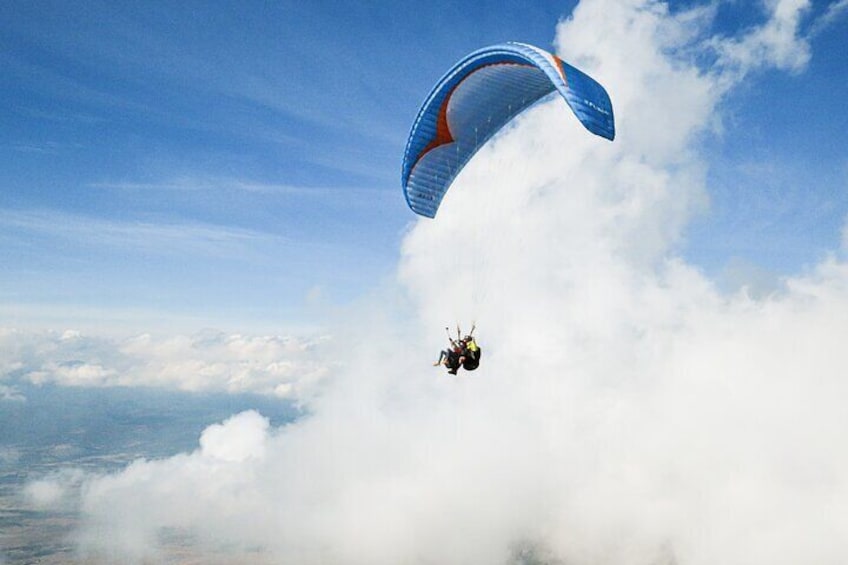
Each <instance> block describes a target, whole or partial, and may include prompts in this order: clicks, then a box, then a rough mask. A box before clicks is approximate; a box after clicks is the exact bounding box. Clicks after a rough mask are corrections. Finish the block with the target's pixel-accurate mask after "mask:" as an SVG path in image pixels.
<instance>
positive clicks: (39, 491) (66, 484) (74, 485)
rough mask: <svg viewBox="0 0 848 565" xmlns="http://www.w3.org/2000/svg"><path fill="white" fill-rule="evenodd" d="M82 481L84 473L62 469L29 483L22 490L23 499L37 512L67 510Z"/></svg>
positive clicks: (78, 470)
mask: <svg viewBox="0 0 848 565" xmlns="http://www.w3.org/2000/svg"><path fill="white" fill-rule="evenodd" d="M84 479H85V473H84V472H83V471H82V470H80V469H62V470H60V471H56V472H54V473H51V474H49V475H48V476H46V477H44V478H42V479H37V480H32V481H29V482H28V483H27V484H26V485H25V486H24V489H23V495H24V499H25V500H26V502H27V503H28V504H29V506H30V507H31V508H35V509H37V510H68V509H69V508H71V507H72V506H73V505H74V500H75V499H76V497H77V496H78V493H79V488H80V485H81V484H82V482H83V481H84Z"/></svg>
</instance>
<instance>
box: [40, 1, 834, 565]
mask: <svg viewBox="0 0 848 565" xmlns="http://www.w3.org/2000/svg"><path fill="white" fill-rule="evenodd" d="M768 7H769V18H768V20H767V21H766V22H764V23H763V24H762V25H760V26H759V27H755V28H752V29H750V30H747V31H746V32H745V35H744V36H741V37H733V38H709V37H708V35H709V29H708V27H707V26H708V25H709V16H710V12H709V10H700V11H696V12H688V13H677V14H673V13H670V12H669V10H668V9H667V8H666V7H665V5H663V4H661V3H659V2H654V1H649V0H626V1H612V0H596V1H588V0H587V1H585V2H583V3H581V4H580V6H579V7H578V8H577V9H576V10H575V12H574V15H573V18H571V19H569V20H566V21H563V22H562V23H561V24H560V26H559V28H558V41H557V44H558V45H559V47H560V51H561V52H563V55H564V56H565V58H566V59H568V60H574V61H575V62H577V63H578V64H581V65H582V66H583V67H584V68H585V69H586V70H587V71H588V72H590V73H591V74H593V75H594V76H597V77H598V78H599V79H600V80H601V81H602V82H603V83H604V84H605V85H606V86H607V87H608V88H609V90H610V92H611V94H612V98H613V103H614V105H615V108H616V112H617V118H618V125H619V128H618V132H619V136H618V139H617V140H616V141H615V142H614V143H612V144H609V143H606V142H604V141H602V140H598V139H595V138H592V137H591V136H589V135H588V134H586V133H585V132H584V131H582V130H581V129H580V128H579V126H578V125H577V124H576V122H575V120H574V119H573V117H572V116H571V115H570V114H569V112H568V111H567V110H566V109H565V108H564V107H563V106H564V105H563V104H562V103H561V102H559V101H553V102H551V103H549V104H545V105H542V106H539V107H537V108H535V109H533V110H532V111H530V112H528V114H527V115H526V116H524V117H523V118H521V119H520V120H518V121H517V123H516V125H515V127H514V128H512V129H511V131H510V132H509V133H508V134H507V135H504V136H503V137H501V138H499V139H496V140H494V142H493V143H491V144H490V145H489V146H488V147H487V148H485V149H484V150H483V151H482V152H481V153H480V154H479V155H478V156H477V157H476V158H475V160H474V162H473V163H472V164H471V165H470V166H469V167H468V168H467V170H466V171H464V172H463V174H462V175H461V177H460V178H459V179H458V180H457V183H456V185H455V186H454V189H453V190H452V191H451V192H450V194H449V195H448V197H447V198H446V200H445V202H444V204H443V207H442V209H441V211H440V213H439V218H438V219H437V220H436V221H421V222H419V223H418V224H416V226H415V227H414V228H413V229H412V231H411V232H410V233H409V235H408V237H407V238H406V240H405V242H404V248H403V259H402V265H401V272H400V276H401V279H402V282H403V283H404V284H405V286H406V290H407V291H408V294H409V297H410V300H411V302H412V305H413V306H412V309H413V310H414V311H416V312H417V315H412V316H410V317H411V318H412V319H411V321H410V322H409V323H408V325H406V326H404V327H401V328H396V327H391V328H389V327H387V325H388V322H387V321H385V320H384V319H383V317H382V316H383V314H384V313H383V312H382V311H381V310H380V308H379V307H373V309H372V310H371V311H370V315H368V316H367V317H366V318H365V322H364V323H361V324H360V325H359V326H358V327H356V328H350V329H349V330H348V334H349V335H348V334H345V335H344V336H343V337H339V338H337V339H338V340H339V342H341V343H344V349H345V350H346V351H348V352H349V358H348V359H347V363H346V366H345V368H344V369H343V370H341V371H340V372H339V374H338V375H337V376H336V378H334V379H333V381H332V386H328V387H327V389H326V390H325V391H324V394H322V395H321V396H320V397H318V398H316V399H315V400H314V401H313V402H312V403H311V404H310V416H308V417H306V418H304V419H302V420H300V421H298V422H296V423H294V424H290V425H287V426H285V427H283V428H280V429H278V430H269V429H268V424H267V420H265V419H264V418H262V417H261V416H260V415H258V414H256V413H250V412H249V413H245V414H241V415H237V416H235V417H234V418H232V419H230V420H228V421H226V422H224V423H222V424H216V425H214V426H212V427H210V428H207V430H206V431H205V432H204V433H203V434H202V436H201V438H200V449H198V450H197V451H195V452H193V453H187V454H181V455H178V456H175V457H172V458H168V459H163V460H160V461H137V462H136V463H134V464H132V465H130V466H129V467H127V468H126V469H124V470H123V471H121V472H119V473H116V474H112V475H107V476H101V477H92V478H90V479H89V480H88V481H87V482H86V484H85V486H84V490H83V492H84V497H83V501H82V509H83V513H84V514H83V515H84V519H85V521H84V523H85V527H84V529H83V530H82V532H81V534H80V535H81V537H80V539H81V544H82V546H83V547H84V548H86V549H87V550H89V551H91V552H93V553H95V554H101V555H102V554H106V555H110V556H120V558H121V559H117V558H116V559H114V560H127V559H130V558H134V559H139V560H140V559H145V558H147V559H154V560H155V555H156V552H157V551H160V550H161V549H162V546H163V543H162V541H161V539H162V538H161V536H159V534H160V533H161V532H162V531H164V530H167V531H171V532H180V533H181V535H183V537H184V539H185V540H189V541H190V542H191V543H192V544H193V545H194V547H195V548H196V549H197V551H198V552H201V553H202V552H204V551H223V552H230V553H232V554H234V555H239V554H240V552H242V554H247V555H249V556H250V557H251V558H254V560H259V559H263V558H267V559H268V560H270V561H272V562H292V563H301V564H305V565H308V564H311V563H323V564H334V563H345V564H353V565H356V564H359V563H362V564H366V563H367V564H369V565H380V564H395V563H510V562H514V563H518V562H524V563H527V562H534V560H535V562H539V561H541V562H545V563H569V564H571V565H584V564H593V565H605V564H611V563H624V562H626V563H633V564H637V565H638V564H643V565H657V564H669V563H676V564H679V565H683V564H691V565H701V564H712V563H726V564H729V565H735V564H743V563H770V564H774V565H784V564H785V565H789V564H793V565H794V564H796V563H823V564H828V563H833V564H836V563H842V562H844V561H845V560H846V557H848V556H847V555H846V553H845V548H844V543H843V540H844V539H846V537H848V510H846V509H848V479H846V477H848V447H846V444H845V441H844V435H845V433H844V432H845V429H846V425H848V420H846V418H845V416H844V414H845V411H844V407H843V404H844V398H845V397H846V394H848V381H846V379H845V378H844V368H845V367H846V366H848V349H846V348H845V347H844V346H843V343H842V342H843V341H844V336H846V335H848V266H847V265H845V264H844V263H841V262H840V261H838V260H836V259H829V260H827V261H825V262H824V263H822V264H821V265H819V266H818V268H817V269H815V270H814V271H811V272H810V273H809V274H807V275H805V276H802V277H795V278H792V279H790V280H788V281H787V282H786V284H785V287H784V288H783V289H782V290H781V292H779V293H773V294H770V295H768V296H767V297H764V298H758V299H753V298H751V297H750V296H748V295H746V294H744V293H740V294H738V295H732V296H727V295H724V294H722V293H720V292H719V291H718V290H717V289H716V288H715V286H714V284H713V283H712V282H711V281H710V280H708V279H706V278H705V277H704V276H703V275H702V274H701V273H700V272H699V271H698V270H697V269H695V268H693V267H692V266H690V265H687V264H686V263H685V262H683V261H682V260H681V259H679V258H677V257H676V254H675V250H676V249H677V245H678V242H679V240H680V238H681V234H682V231H683V229H684V227H685V226H686V224H687V222H688V220H689V219H690V217H691V215H692V214H693V213H694V212H696V211H697V210H698V209H700V207H701V206H703V205H704V202H705V199H706V195H707V192H708V187H707V186H706V180H705V178H706V176H705V170H706V168H707V167H708V165H709V163H706V162H704V160H703V158H702V157H701V156H700V155H699V153H698V145H697V142H696V140H697V139H698V136H699V135H700V134H703V133H704V132H707V131H709V130H710V129H711V128H713V127H714V124H713V123H712V122H711V119H712V118H711V116H713V115H714V114H715V113H716V112H717V111H718V109H719V108H720V102H721V101H722V99H723V97H724V96H727V95H729V94H730V93H732V88H731V87H732V86H733V85H734V84H736V83H737V82H738V81H740V80H743V79H744V78H745V76H746V74H747V72H748V71H750V70H752V69H754V68H757V67H760V68H763V67H777V68H781V69H788V70H797V69H798V68H799V65H802V64H803V57H804V56H806V55H804V54H803V52H804V51H805V49H806V43H805V42H804V40H803V38H799V37H798V36H797V24H798V19H799V18H800V14H802V13H803V10H804V9H805V3H803V2H771V3H769V4H768ZM587 30H589V31H587ZM704 38H706V39H707V41H704ZM793 45H794V46H795V47H797V48H798V49H799V50H800V51H801V52H800V53H797V54H794V55H791V54H789V53H788V52H787V51H786V50H787V49H789V48H790V47H791V46H793ZM712 49H714V50H716V51H717V52H719V53H720V54H721V56H722V58H723V59H722V63H723V65H724V67H722V68H719V69H718V70H716V71H711V72H706V71H704V70H703V69H699V68H698V67H697V66H695V64H694V63H693V61H696V60H697V57H693V50H694V51H698V50H701V52H702V53H703V52H705V51H709V50H712ZM581 62H582V63H581ZM483 201H485V204H481V202H483ZM470 208H473V209H475V210H476V211H477V213H475V214H468V213H467V210H468V209H470ZM837 244H838V242H835V245H837ZM457 247H459V248H460V249H462V251H463V254H462V255H461V257H458V258H455V256H456V255H457V254H455V253H452V252H451V250H453V249H456V248H457ZM383 306H385V307H386V308H388V306H387V305H385V304H383ZM393 314H394V315H393ZM405 315H407V313H406V312H401V313H400V314H398V313H392V312H389V313H388V315H386V316H385V318H386V319H388V320H391V319H393V318H395V317H404V316H405ZM475 316H476V317H477V321H478V322H479V323H478V325H479V327H480V330H479V337H480V340H481V344H482V345H483V347H484V362H483V365H482V366H481V368H480V369H479V370H478V372H477V373H474V374H473V375H464V374H463V375H462V376H461V377H459V378H448V377H446V376H444V375H443V374H442V372H441V371H439V372H438V373H436V371H438V370H437V369H432V368H429V367H427V366H426V365H427V361H428V359H425V358H424V355H425V353H423V352H422V348H423V347H426V346H427V345H430V346H432V351H433V353H434V354H435V352H436V351H437V350H438V346H439V345H440V343H439V341H440V340H438V339H437V338H435V337H433V336H432V333H433V331H432V330H433V328H438V327H440V325H443V324H444V323H446V322H448V321H453V320H456V319H462V320H471V319H472V318H474V317H475ZM426 335H429V336H430V337H424V338H422V337H421V336H426ZM297 343H298V342H295V343H294V344H292V345H293V346H295V348H296V346H297ZM411 344H415V345H414V346H411ZM283 345H284V344H283V343H282V342H281V341H279V340H276V339H270V340H269V339H266V338H244V337H241V336H225V335H219V334H218V335H213V336H212V338H211V339H210V343H206V342H204V341H203V340H200V339H197V338H178V339H174V340H160V341H157V340H152V339H151V338H149V337H146V336H142V337H139V338H136V339H135V340H130V341H128V342H126V343H124V344H122V346H121V352H122V354H126V355H136V354H138V355H142V356H147V357H150V358H153V359H158V360H160V361H159V363H160V364H159V365H157V370H156V371H155V373H156V374H157V375H166V376H165V377H163V378H166V379H168V378H175V377H174V375H177V374H179V375H187V374H188V375H192V378H191V379H190V380H189V381H188V382H189V385H188V386H196V385H197V384H198V383H204V382H207V379H208V382H217V383H219V386H220V382H221V375H222V374H227V375H229V377H228V378H227V379H226V382H227V386H230V385H231V384H232V385H234V386H235V387H236V388H238V385H239V383H240V382H242V378H241V377H239V375H241V376H243V378H244V380H246V381H249V382H254V380H255V381H256V382H259V383H264V384H266V385H268V386H269V387H270V383H274V384H275V385H276V384H279V382H280V381H279V379H276V378H273V377H269V376H268V374H269V373H270V374H272V375H274V374H276V373H275V372H274V371H273V370H269V369H268V367H270V366H272V365H274V364H275V363H277V362H278V361H277V359H278V358H279V356H280V348H281V347H283ZM223 352H228V353H227V354H226V355H225V354H223ZM434 356H435V355H434ZM54 358H56V359H58V357H54ZM86 360H87V363H89V364H90V367H89V369H88V370H89V371H91V372H92V373H93V374H97V371H96V370H94V367H95V366H101V367H109V366H110V365H109V364H108V363H106V362H105V361H104V360H103V359H98V358H97V357H96V356H93V355H92V356H88V357H86ZM249 360H250V361H251V362H252V363H254V364H253V365H251V362H248V363H247V364H248V366H253V367H262V368H264V369H263V370H261V371H258V373H259V376H258V377H257V375H256V374H254V373H251V371H249V370H247V371H246V372H244V373H238V372H236V375H233V372H232V370H233V367H235V366H241V365H240V363H239V362H240V361H249ZM215 361H219V362H221V363H222V364H223V367H224V369H226V368H227V367H229V371H227V370H224V369H222V368H221V367H219V366H217V365H216V363H215ZM166 369H167V370H166ZM280 370H281V371H283V372H285V370H284V369H282V368H281V369H280ZM437 375H438V376H437ZM295 382H297V383H299V381H295ZM244 552H249V553H244ZM225 555H227V553H225ZM152 556H153V557H152ZM521 556H523V557H521Z"/></svg>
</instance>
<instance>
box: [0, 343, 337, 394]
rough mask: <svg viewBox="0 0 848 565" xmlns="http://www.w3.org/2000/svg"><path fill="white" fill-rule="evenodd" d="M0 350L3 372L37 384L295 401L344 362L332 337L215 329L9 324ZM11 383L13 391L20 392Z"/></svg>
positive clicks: (315, 387)
mask: <svg viewBox="0 0 848 565" xmlns="http://www.w3.org/2000/svg"><path fill="white" fill-rule="evenodd" d="M0 352H2V353H3V356H4V365H5V367H2V371H3V373H2V374H5V375H12V374H15V375H20V378H24V379H26V380H28V381H29V382H32V383H34V384H44V383H55V384H59V385H62V386H94V387H101V386H158V387H164V388H172V389H179V390H187V391H221V392H231V393H238V392H251V393H258V394H267V395H274V396H278V397H283V398H289V399H292V400H295V401H306V400H308V398H309V397H310V396H311V395H313V394H315V393H316V391H317V388H318V387H319V386H320V385H321V382H322V381H323V380H324V379H325V378H326V377H327V376H328V375H329V374H330V372H331V368H332V367H333V365H334V364H335V363H337V362H338V361H337V359H338V357H337V356H336V355H335V354H334V352H333V349H332V346H331V345H330V340H329V338H327V337H321V336H317V337H306V338H297V337H282V336H246V335H241V334H225V333H221V332H213V331H209V332H202V333H198V334H194V335H192V336H179V335H178V336H173V337H168V338H157V337H154V336H151V335H148V334H144V335H138V336H134V337H131V338H127V339H120V340H118V339H108V338H95V337H89V336H85V335H83V334H80V333H79V332H74V331H64V332H34V331H21V330H4V331H2V332H0ZM6 388H7V389H8V390H7V391H6V392H7V393H8V395H11V394H12V392H14V390H13V389H11V388H9V387H6ZM4 396H7V395H4Z"/></svg>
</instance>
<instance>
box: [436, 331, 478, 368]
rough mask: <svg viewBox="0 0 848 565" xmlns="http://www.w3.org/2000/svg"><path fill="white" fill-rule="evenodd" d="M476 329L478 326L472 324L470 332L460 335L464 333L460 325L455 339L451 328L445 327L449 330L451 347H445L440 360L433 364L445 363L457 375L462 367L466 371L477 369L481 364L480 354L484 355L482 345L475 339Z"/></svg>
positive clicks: (440, 354)
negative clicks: (451, 333) (463, 335)
mask: <svg viewBox="0 0 848 565" xmlns="http://www.w3.org/2000/svg"><path fill="white" fill-rule="evenodd" d="M475 329H476V326H475V325H472V326H471V331H470V332H468V335H466V336H465V337H460V336H461V335H462V331H461V330H460V329H459V326H457V327H456V339H453V337H451V335H450V330H448V328H445V331H447V332H448V341H450V347H448V348H447V349H443V350H442V351H441V352H440V353H439V360H438V361H436V362H435V363H433V366H434V367H438V366H439V365H444V366H445V367H447V369H448V373H449V374H451V375H455V374H456V373H457V371H459V368H460V367H462V368H463V369H465V370H466V371H473V370H475V369H476V368H477V367H478V366H479V365H480V356H481V355H482V351H481V350H480V346H479V345H477V341H476V340H475V339H474V330H475Z"/></svg>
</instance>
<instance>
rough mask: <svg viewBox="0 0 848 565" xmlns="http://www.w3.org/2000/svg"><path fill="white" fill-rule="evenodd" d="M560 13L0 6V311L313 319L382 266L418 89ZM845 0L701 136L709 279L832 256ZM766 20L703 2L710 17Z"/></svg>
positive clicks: (551, 5) (392, 245) (220, 321)
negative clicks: (782, 65) (803, 56)
mask: <svg viewBox="0 0 848 565" xmlns="http://www.w3.org/2000/svg"><path fill="white" fill-rule="evenodd" d="M574 4H575V3H572V2H565V3H563V2H533V3H532V6H530V7H528V6H524V5H520V6H519V5H513V6H507V7H504V6H503V5H502V3H498V2H472V3H464V4H457V3H453V2H441V1H436V2H429V3H423V4H422V3H420V2H372V3H349V4H347V5H339V4H338V3H335V2H277V3H264V2H254V3H244V2H232V3H226V2H214V3H212V2H188V3H181V4H180V5H178V6H175V5H174V4H173V3H154V2H148V3H144V4H142V5H139V4H137V3H131V2H85V3H66V2H36V3H32V2H11V3H6V4H5V5H4V7H3V8H2V9H0V12H1V13H0V15H2V21H3V23H2V24H0V45H2V49H1V50H0V72H2V76H3V77H4V81H3V88H2V89H0V124H2V127H0V160H1V161H0V193H2V195H3V197H2V201H0V243H2V245H0V262H2V265H3V267H2V270H0V273H2V276H0V308H2V311H3V312H4V317H5V318H6V319H7V320H6V322H4V324H5V325H11V326H22V325H28V324H36V325H37V324H46V325H51V324H53V325H56V324H58V325H64V326H67V325H71V326H73V325H74V324H75V323H77V324H84V323H85V320H91V319H99V320H112V321H114V322H116V323H118V324H120V323H127V321H128V320H131V321H132V322H131V323H132V324H135V325H136V326H144V325H145V324H154V323H155V322H156V321H157V320H162V319H165V318H172V319H173V320H179V319H181V320H184V321H187V322H186V323H187V324H189V325H197V326H204V325H226V324H233V325H235V326H239V325H242V326H244V325H247V326H249V325H251V324H265V325H270V326H272V327H274V326H280V327H284V326H286V325H295V326H297V325H310V324H314V323H316V322H319V321H320V319H321V317H322V315H323V313H325V312H326V311H327V310H328V309H331V308H332V307H333V306H336V305H343V304H346V303H348V302H350V301H351V300H354V299H355V298H356V297H358V296H360V295H362V294H364V293H366V292H369V291H370V290H371V289H373V288H376V287H378V286H379V285H380V283H381V281H383V280H385V279H387V278H391V277H393V276H394V271H395V268H396V263H397V257H398V248H399V245H400V242H401V239H402V237H403V234H404V233H405V231H406V229H408V226H409V224H410V222H412V221H414V219H415V218H414V216H413V215H412V214H411V212H409V211H408V209H407V208H406V205H405V203H404V200H403V197H402V195H401V192H400V189H399V170H400V160H401V157H402V151H403V147H404V145H405V142H406V136H407V134H408V131H409V127H410V124H411V121H412V119H413V118H414V116H415V113H416V112H417V109H418V105H419V104H420V102H421V101H422V99H423V97H424V96H425V94H426V93H427V91H428V89H429V88H430V87H431V86H432V85H433V83H434V82H435V81H436V80H437V79H438V78H439V77H440V76H441V74H442V73H443V72H444V71H446V70H447V68H448V67H449V66H450V65H451V64H452V63H453V62H454V61H455V60H457V59H458V58H459V57H461V56H462V55H464V54H465V53H467V52H469V51H471V50H473V49H476V48H478V47H481V46H484V45H488V44H492V43H496V42H500V41H505V40H520V41H525V42H529V43H533V44H536V45H539V46H541V47H546V48H550V47H551V44H552V41H553V39H554V34H555V26H556V24H557V21H558V20H560V19H561V18H564V17H567V15H568V14H569V12H570V10H571V9H572V8H573V6H574ZM691 4H692V3H689V2H687V3H686V5H691ZM836 4H837V3H826V2H814V3H813V5H812V8H811V9H810V10H808V11H807V13H806V16H805V18H806V19H805V24H804V25H803V26H802V32H803V33H806V34H808V35H809V36H810V45H811V51H812V58H811V60H810V62H809V64H808V65H807V67H806V68H805V69H803V70H801V71H800V72H798V73H797V74H792V73H787V72H784V71H772V70H769V71H765V72H761V73H759V74H755V75H754V76H752V77H751V78H750V79H748V80H746V81H745V84H744V87H742V88H739V89H737V90H735V91H734V93H733V94H732V95H731V96H729V97H728V98H727V100H726V101H725V103H724V106H723V110H724V111H725V114H724V115H723V120H722V122H723V130H722V132H721V134H718V135H716V136H713V137H711V138H710V139H707V140H705V141H704V152H705V154H706V155H708V159H707V160H708V164H709V171H708V174H709V179H710V180H709V190H710V197H711V199H712V204H711V207H710V209H709V211H707V212H706V213H704V214H703V215H702V216H700V217H698V218H697V219H696V220H695V222H694V223H693V224H692V226H691V228H690V230H689V231H688V232H687V233H686V236H687V239H686V241H685V242H683V243H682V244H681V245H682V248H681V249H680V252H681V253H683V254H684V256H686V258H687V259H688V260H689V261H691V262H692V263H694V264H695V265H699V266H702V267H703V268H704V269H705V270H706V271H707V272H710V273H715V274H716V275H717V276H718V274H720V273H721V272H722V271H723V270H724V269H725V268H726V266H727V265H728V264H731V263H732V264H739V263H742V264H745V265H749V266H752V267H756V268H758V269H763V270H765V271H768V272H770V273H776V274H778V275H780V274H789V273H795V272H798V271H802V270H803V269H804V267H805V266H806V265H809V264H812V263H814V262H816V261H818V260H819V259H820V258H821V256H822V254H824V253H825V252H827V251H828V250H834V249H836V248H838V247H839V238H840V230H841V229H842V226H843V224H844V221H845V217H846V214H848V198H846V197H845V185H846V178H848V157H846V148H848V142H846V133H845V131H846V125H848V123H846V121H847V120H848V118H846V116H848V111H846V110H845V107H844V100H845V99H846V95H848V80H846V78H847V77H848V61H846V58H845V56H844V53H845V49H846V45H845V42H846V41H848V34H846V27H848V18H845V17H844V14H842V13H841V12H844V11H845V10H844V9H843V10H840V11H837V13H835V17H834V18H833V19H832V21H830V22H828V24H827V25H821V24H820V22H822V16H823V15H824V14H825V13H826V12H827V10H828V6H831V5H836ZM839 4H841V5H844V2H842V3H839ZM680 6H682V4H675V9H676V8H679V7H680ZM843 8H844V6H843ZM762 17H763V14H762V10H761V9H760V6H759V5H758V3H753V2H752V3H738V2H726V3H718V4H717V16H716V20H715V27H716V29H715V30H714V31H715V32H716V33H719V34H723V35H727V36H733V35H735V34H738V33H741V32H743V31H744V30H745V29H746V28H747V27H750V25H753V24H754V23H756V22H758V21H760V20H761V19H762ZM611 95H612V98H613V102H614V103H615V92H612V93H611Z"/></svg>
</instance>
